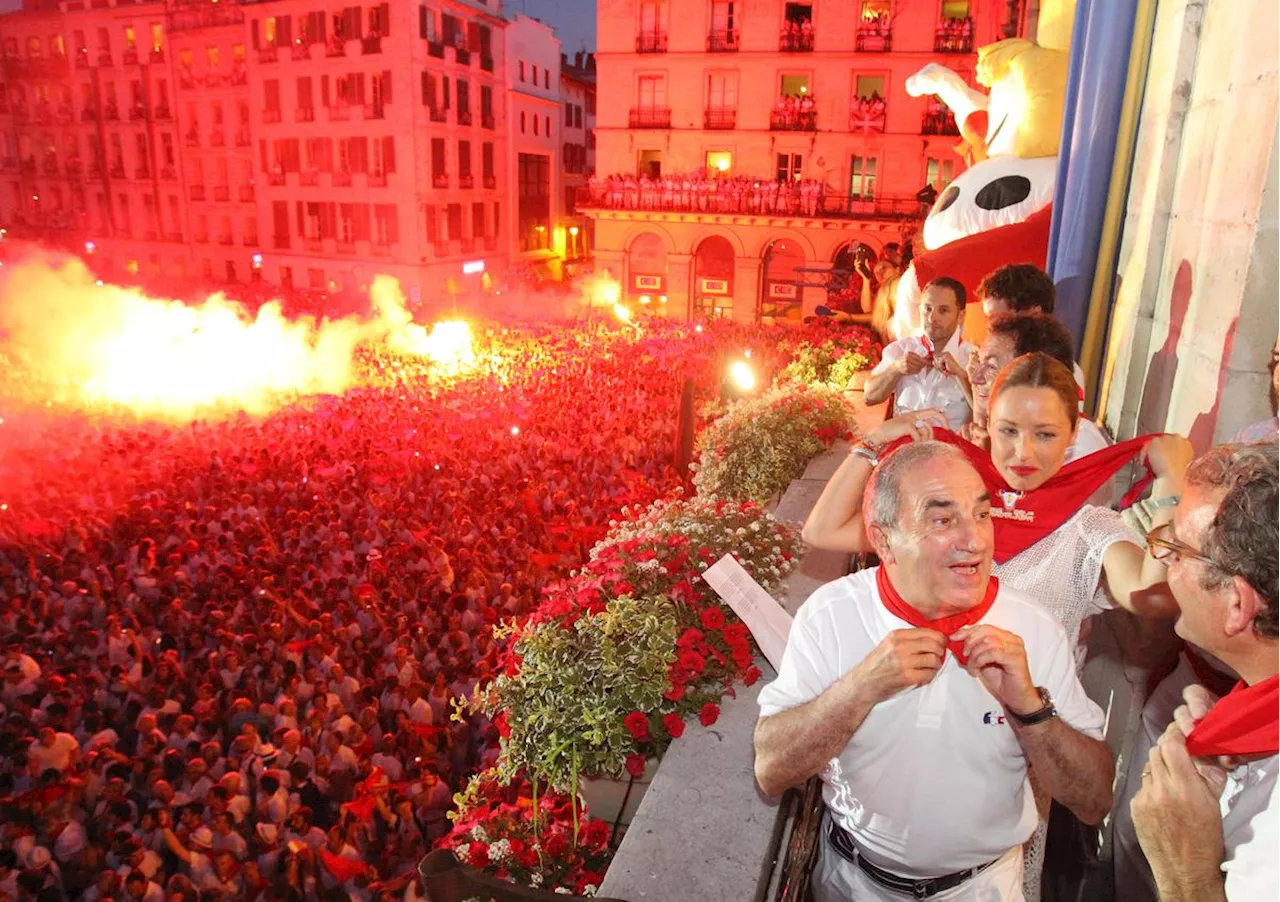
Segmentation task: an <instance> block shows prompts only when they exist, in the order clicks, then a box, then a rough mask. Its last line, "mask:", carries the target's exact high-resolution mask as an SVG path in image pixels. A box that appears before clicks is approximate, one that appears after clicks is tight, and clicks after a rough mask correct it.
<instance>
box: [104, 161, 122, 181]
mask: <svg viewBox="0 0 1280 902" xmlns="http://www.w3.org/2000/svg"><path fill="white" fill-rule="evenodd" d="M107 175H109V176H111V177H112V178H113V179H122V178H124V163H112V164H111V168H110V169H108V170H107Z"/></svg>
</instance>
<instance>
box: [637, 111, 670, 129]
mask: <svg viewBox="0 0 1280 902" xmlns="http://www.w3.org/2000/svg"><path fill="white" fill-rule="evenodd" d="M629 122H630V126H631V128H671V109H670V108H669V107H664V108H659V107H641V108H640V109H633V110H632V111H631V117H630V120H629Z"/></svg>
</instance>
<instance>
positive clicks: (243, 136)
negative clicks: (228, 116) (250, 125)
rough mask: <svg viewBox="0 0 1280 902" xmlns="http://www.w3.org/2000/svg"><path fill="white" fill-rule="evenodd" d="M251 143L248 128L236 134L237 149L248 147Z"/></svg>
mask: <svg viewBox="0 0 1280 902" xmlns="http://www.w3.org/2000/svg"><path fill="white" fill-rule="evenodd" d="M251 143H252V142H251V141H250V139H249V130H248V129H247V128H242V129H240V130H239V131H237V132H236V147H248V146H249V145H250V144H251Z"/></svg>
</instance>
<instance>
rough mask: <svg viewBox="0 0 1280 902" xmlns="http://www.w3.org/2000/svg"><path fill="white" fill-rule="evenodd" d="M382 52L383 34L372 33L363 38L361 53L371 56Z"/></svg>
mask: <svg viewBox="0 0 1280 902" xmlns="http://www.w3.org/2000/svg"><path fill="white" fill-rule="evenodd" d="M381 52H382V36H381V35H377V34H371V35H368V36H366V37H364V38H362V39H361V41H360V53H361V54H363V55H364V56H371V55H373V54H375V53H381Z"/></svg>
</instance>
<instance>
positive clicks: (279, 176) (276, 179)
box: [267, 172, 285, 188]
mask: <svg viewBox="0 0 1280 902" xmlns="http://www.w3.org/2000/svg"><path fill="white" fill-rule="evenodd" d="M284 182H285V176H284V173H283V172H268V173H267V184H268V185H275V186H276V187H277V188H279V187H280V186H281V185H283V184H284Z"/></svg>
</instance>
